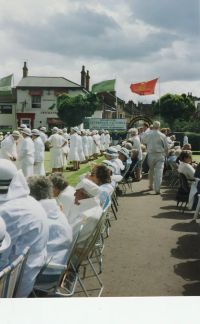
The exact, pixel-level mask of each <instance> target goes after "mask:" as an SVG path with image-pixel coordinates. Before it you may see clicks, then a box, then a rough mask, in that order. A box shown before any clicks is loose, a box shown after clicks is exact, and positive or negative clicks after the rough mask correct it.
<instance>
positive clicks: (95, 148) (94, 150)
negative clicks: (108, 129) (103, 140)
mask: <svg viewBox="0 0 200 324" xmlns="http://www.w3.org/2000/svg"><path fill="white" fill-rule="evenodd" d="M92 138H93V146H92V154H93V156H94V158H95V159H97V157H98V154H99V153H100V136H99V134H98V132H97V131H96V130H93V131H92Z"/></svg>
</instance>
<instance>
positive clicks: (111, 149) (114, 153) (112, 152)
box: [104, 146, 118, 158]
mask: <svg viewBox="0 0 200 324" xmlns="http://www.w3.org/2000/svg"><path fill="white" fill-rule="evenodd" d="M104 154H105V155H108V156H111V157H113V158H117V157H118V151H117V149H116V148H115V147H112V146H111V147H109V148H108V149H107V150H106V151H105V152H104Z"/></svg>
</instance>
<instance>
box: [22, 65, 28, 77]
mask: <svg viewBox="0 0 200 324" xmlns="http://www.w3.org/2000/svg"><path fill="white" fill-rule="evenodd" d="M27 76H28V68H27V66H26V62H24V66H23V78H26V77H27Z"/></svg>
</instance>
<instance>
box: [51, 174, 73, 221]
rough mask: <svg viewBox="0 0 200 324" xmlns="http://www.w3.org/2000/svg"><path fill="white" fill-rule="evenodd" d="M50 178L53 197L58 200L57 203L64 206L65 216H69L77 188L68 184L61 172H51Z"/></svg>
mask: <svg viewBox="0 0 200 324" xmlns="http://www.w3.org/2000/svg"><path fill="white" fill-rule="evenodd" d="M49 179H50V180H51V182H52V184H53V197H54V198H55V199H56V200H57V203H58V204H59V205H61V206H62V208H63V212H64V214H65V216H66V217H68V215H69V212H70V210H71V208H72V207H73V205H74V193H75V189H74V188H73V187H72V186H69V185H68V183H67V181H66V180H65V178H64V176H63V174H62V173H61V172H55V173H53V174H51V175H50V176H49Z"/></svg>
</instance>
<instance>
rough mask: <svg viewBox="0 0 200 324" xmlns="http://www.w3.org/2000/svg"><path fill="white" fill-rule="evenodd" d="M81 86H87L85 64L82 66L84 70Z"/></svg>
mask: <svg viewBox="0 0 200 324" xmlns="http://www.w3.org/2000/svg"><path fill="white" fill-rule="evenodd" d="M81 86H82V87H84V88H85V86H86V72H85V66H84V65H83V66H82V71H81Z"/></svg>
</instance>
